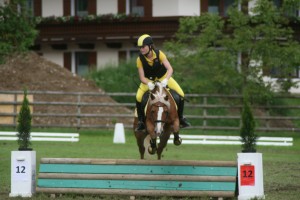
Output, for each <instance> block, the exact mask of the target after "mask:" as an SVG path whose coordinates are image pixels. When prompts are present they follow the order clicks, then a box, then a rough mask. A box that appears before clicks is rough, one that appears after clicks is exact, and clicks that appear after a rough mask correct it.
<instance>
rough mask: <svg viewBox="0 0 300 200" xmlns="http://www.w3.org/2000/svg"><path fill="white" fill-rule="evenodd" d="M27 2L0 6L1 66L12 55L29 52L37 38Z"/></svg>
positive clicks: (20, 0) (12, 2) (19, 0)
mask: <svg viewBox="0 0 300 200" xmlns="http://www.w3.org/2000/svg"><path fill="white" fill-rule="evenodd" d="M25 2H26V0H10V2H9V3H7V4H5V5H3V6H0V24H1V25H0V64H1V63H4V62H5V57H6V56H8V55H11V54H12V53H20V52H26V51H28V49H29V47H30V46H32V45H33V44H34V40H35V38H36V36H37V31H36V30H35V23H34V18H33V17H32V16H31V14H30V11H29V10H27V9H26V6H25Z"/></svg>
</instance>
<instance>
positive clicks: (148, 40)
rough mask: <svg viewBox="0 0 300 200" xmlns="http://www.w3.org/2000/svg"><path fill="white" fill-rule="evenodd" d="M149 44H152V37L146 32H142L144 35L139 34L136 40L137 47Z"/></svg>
mask: <svg viewBox="0 0 300 200" xmlns="http://www.w3.org/2000/svg"><path fill="white" fill-rule="evenodd" d="M151 44H153V40H152V37H151V36H150V35H148V34H144V35H142V36H140V37H139V39H138V41H137V46H138V47H142V46H144V45H151Z"/></svg>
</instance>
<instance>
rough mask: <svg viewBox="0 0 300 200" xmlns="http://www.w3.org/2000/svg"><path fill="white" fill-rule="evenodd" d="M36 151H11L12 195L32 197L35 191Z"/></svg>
mask: <svg viewBox="0 0 300 200" xmlns="http://www.w3.org/2000/svg"><path fill="white" fill-rule="evenodd" d="M35 179H36V151H12V152H11V193H10V194H9V196H10V197H16V196H21V197H31V196H32V194H34V193H35Z"/></svg>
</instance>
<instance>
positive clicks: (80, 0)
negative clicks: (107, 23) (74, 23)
mask: <svg viewBox="0 0 300 200" xmlns="http://www.w3.org/2000/svg"><path fill="white" fill-rule="evenodd" d="M75 9H76V13H75V15H76V16H79V17H83V16H87V15H88V14H89V12H88V1H86V0H76V3H75Z"/></svg>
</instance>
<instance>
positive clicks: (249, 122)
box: [240, 92, 258, 152]
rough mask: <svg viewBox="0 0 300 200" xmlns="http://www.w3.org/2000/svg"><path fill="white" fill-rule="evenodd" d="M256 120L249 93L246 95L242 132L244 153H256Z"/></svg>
mask: <svg viewBox="0 0 300 200" xmlns="http://www.w3.org/2000/svg"><path fill="white" fill-rule="evenodd" d="M254 129H255V120H254V117H253V114H252V110H251V107H250V103H249V97H248V94H247V92H245V93H244V98H243V111H242V127H241V130H240V135H241V141H242V152H256V141H257V137H258V136H257V135H256V134H255V130H254Z"/></svg>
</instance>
